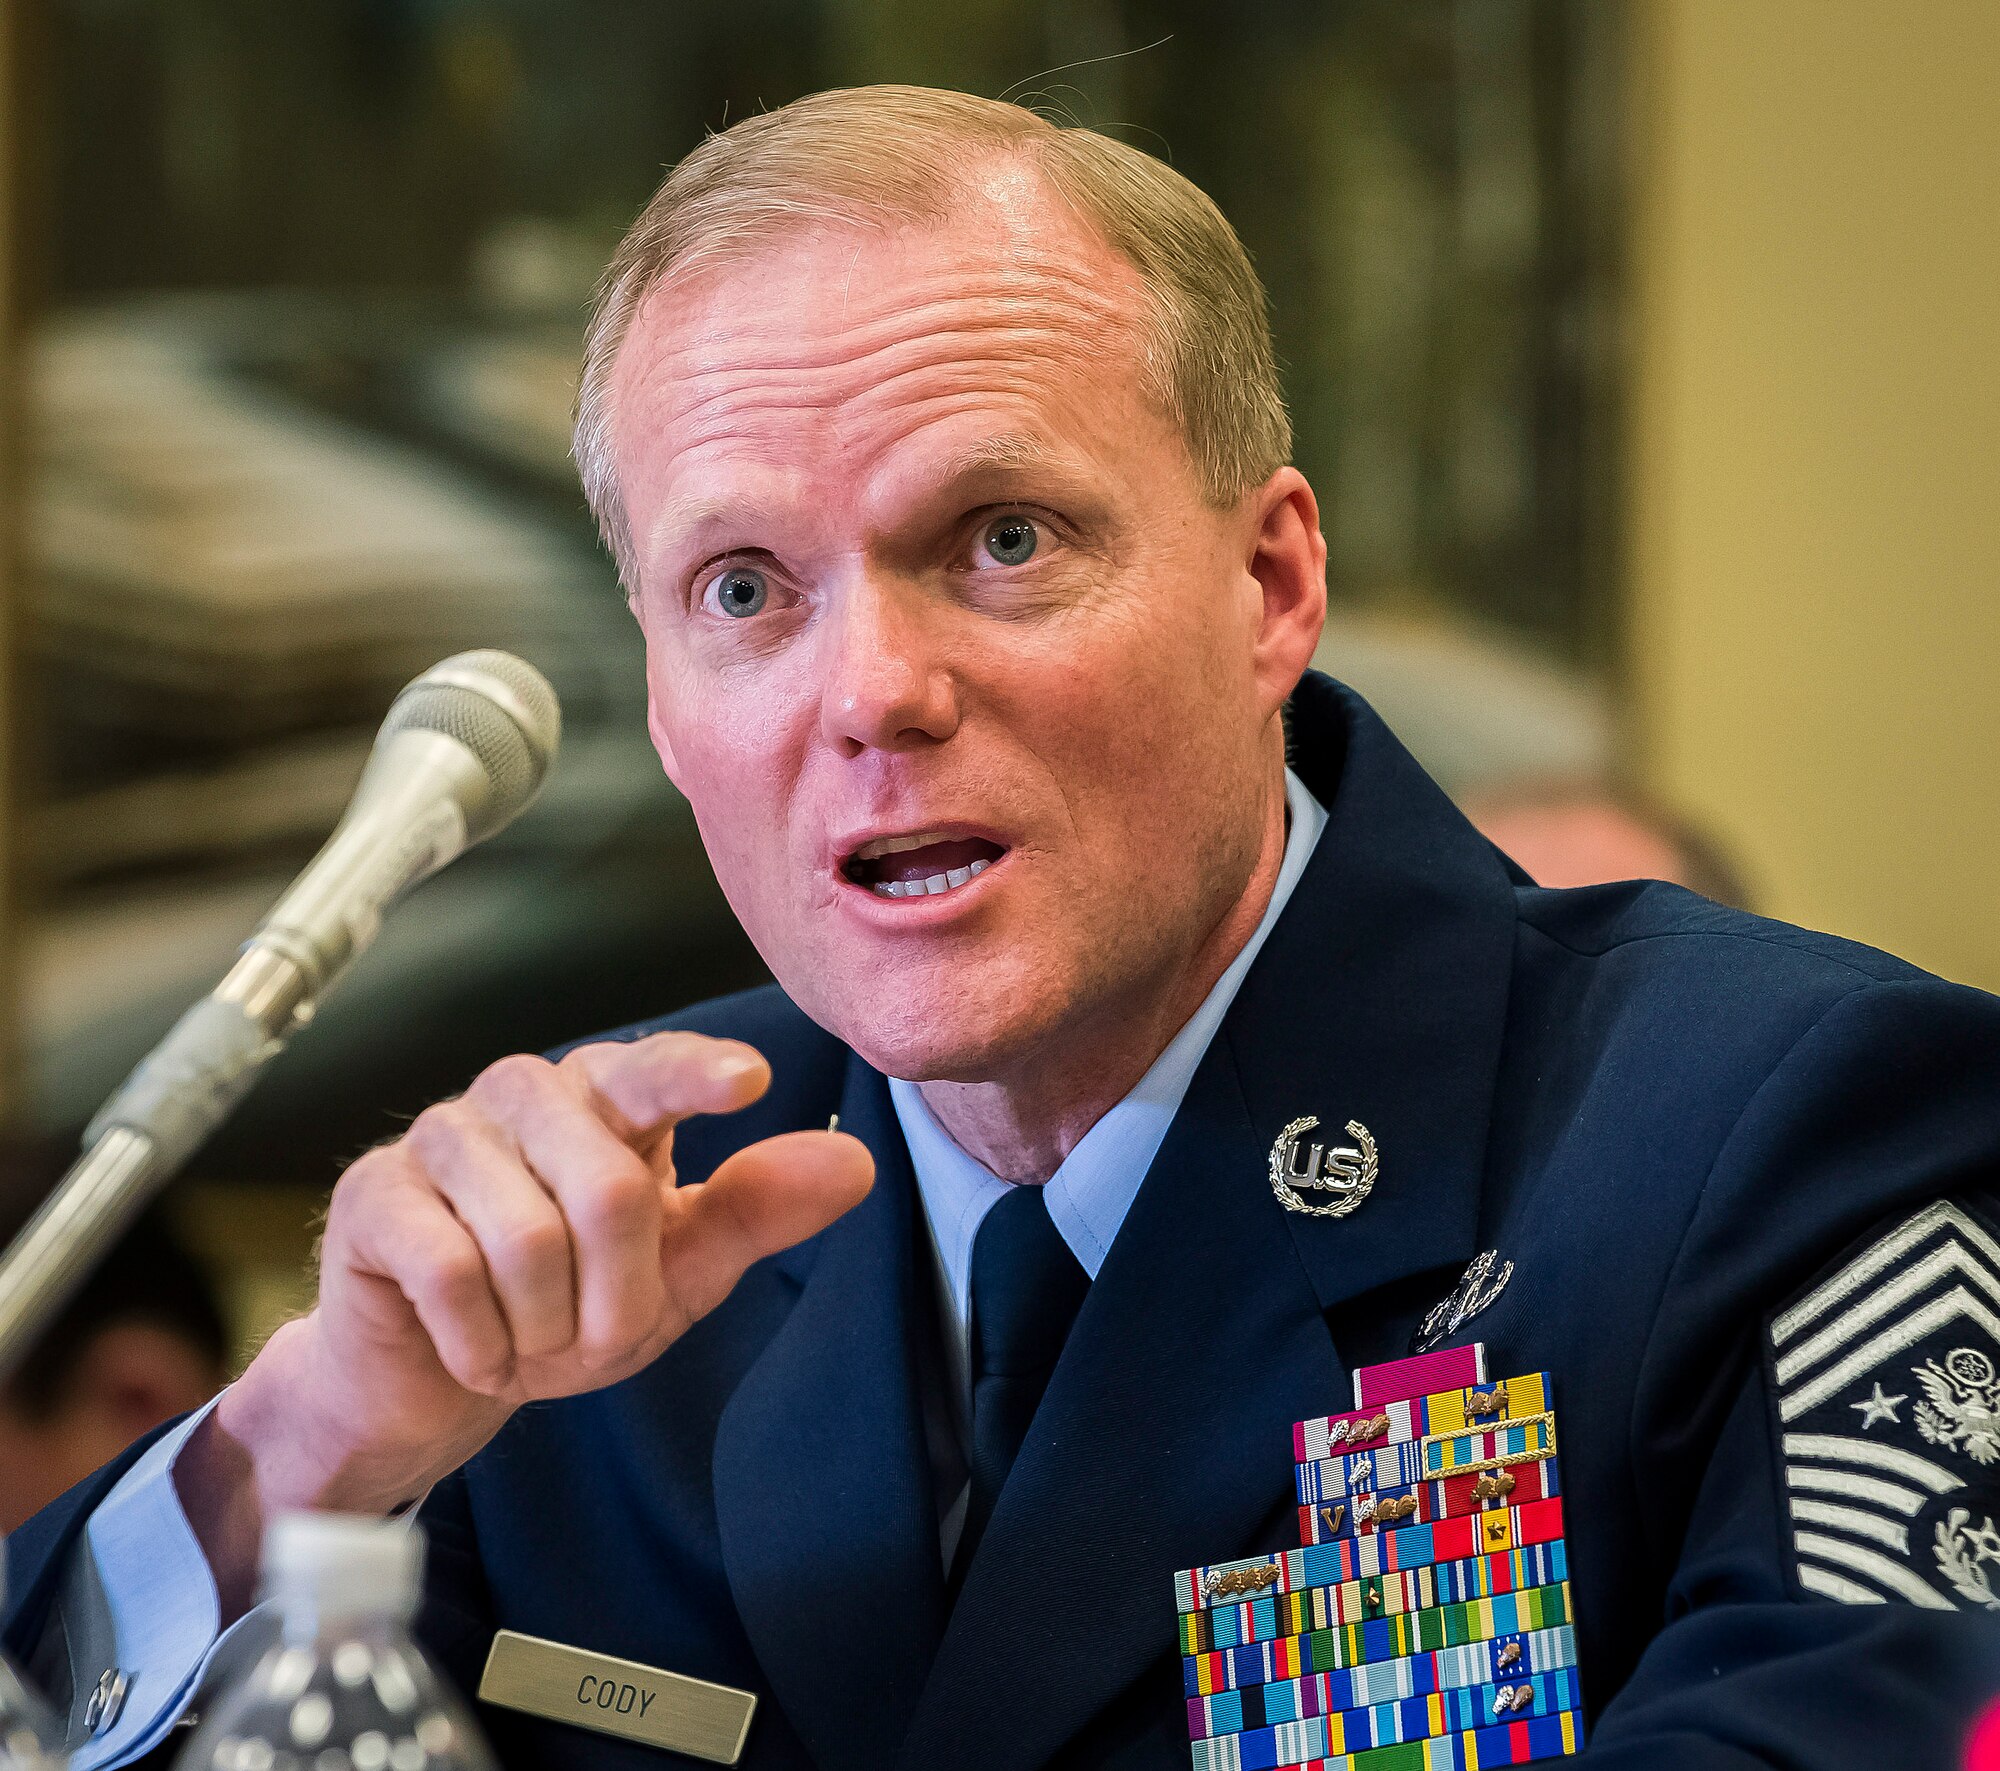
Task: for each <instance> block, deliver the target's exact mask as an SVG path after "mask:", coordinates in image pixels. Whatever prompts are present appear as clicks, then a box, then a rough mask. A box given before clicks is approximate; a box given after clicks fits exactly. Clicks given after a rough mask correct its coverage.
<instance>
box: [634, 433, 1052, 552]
mask: <svg viewBox="0 0 2000 1771" xmlns="http://www.w3.org/2000/svg"><path fill="white" fill-rule="evenodd" d="M1083 472H1084V470H1083V468H1082V466H1081V464H1080V463H1076V462H1073V461H1071V460H1070V459H1069V458H1068V457H1067V456H1065V455H1063V454H1062V453H1061V452H1060V451H1058V450H1056V449H1053V448H1051V447H1050V446H1049V444H1048V442H1047V441H1046V440H1045V439H1044V438H1042V437H1038V436H1035V435H1034V434H1032V433H1031V432H1026V431H1023V432H1018V433H1013V434H1007V435H1002V436H994V437H981V438H980V439H979V440H978V441H977V442H975V443H970V444H968V445H967V446H966V447H965V448H963V449H961V450H959V451H958V452H957V453H956V454H953V455H949V456H947V457H946V458H945V459H944V460H943V461H942V462H941V463H939V464H938V466H937V467H936V469H935V470H933V471H932V472H929V473H927V474H925V476H924V496H925V497H926V498H927V499H932V500H935V499H939V498H943V497H945V496H947V495H949V494H950V493H951V492H952V491H953V490H954V489H955V488H957V487H959V486H962V485H964V484H965V483H966V482H967V481H968V480H977V479H979V478H980V477H981V476H982V475H1004V474H1015V473H1019V474H1028V473H1047V474H1054V475H1059V476H1061V477H1062V478H1064V479H1066V480H1068V479H1075V478H1078V477H1080V476H1081V475H1082V474H1083ZM761 515H762V506H761V505H760V503H759V501H758V500H757V499H756V498H755V497H751V498H747V499H746V498H737V497H716V496H715V495H713V494H710V493H700V492H696V493H690V494H688V495H687V496H685V497H681V498H671V499H669V500H668V501H667V502H666V503H665V504H664V505H662V506H661V508H660V511H659V514H658V515H657V516H656V517H655V518H654V519H653V522H652V524H651V525H650V528H649V536H650V537H654V538H664V541H659V540H656V541H655V543H654V545H653V546H652V547H650V548H649V549H648V550H647V554H648V557H649V558H650V557H652V556H653V555H654V554H656V553H657V552H659V551H662V550H663V548H665V547H672V546H676V545H684V544H685V541H686V539H687V538H688V537H690V536H692V535H695V534H698V533H699V532H700V531H701V530H703V529H704V528H706V527H708V526H709V525H710V524H713V523H722V522H733V521H741V520H744V519H746V518H747V519H749V520H752V521H755V520H756V519H757V518H758V517H759V516H761Z"/></svg>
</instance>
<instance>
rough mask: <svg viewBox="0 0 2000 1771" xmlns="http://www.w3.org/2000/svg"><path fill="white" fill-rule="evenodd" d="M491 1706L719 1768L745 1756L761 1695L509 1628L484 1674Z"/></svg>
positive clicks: (484, 1694)
mask: <svg viewBox="0 0 2000 1771" xmlns="http://www.w3.org/2000/svg"><path fill="white" fill-rule="evenodd" d="M479 1696H480V1699H481V1700H482V1701H483V1702H486V1703H496V1704H499V1705H500V1706H501V1707H502V1708H503V1709H512V1710H520V1711H522V1712H524V1713H525V1714H527V1715H531V1716H544V1717H546V1718H548V1719H549V1720H550V1721H552V1722H570V1723H574V1724H575V1725H576V1726H577V1727H579V1728H595V1729H596V1730H597V1731H598V1732H599V1733H600V1734H616V1735H619V1736H621V1737H622V1738H624V1739H626V1740H637V1741H641V1742H643V1743H644V1744H645V1745H647V1746H661V1747H667V1748H670V1749H671V1750H672V1751H674V1752H681V1753H689V1754H692V1755H693V1756H694V1757H695V1758H697V1759H710V1760H712V1761H714V1762H715V1763H716V1764H718V1765H733V1764H735V1763H736V1761H737V1760H738V1759H740V1758H741V1757H742V1756H743V1743H744V1741H745V1740H746V1739H748V1738H749V1734H750V1718H751V1717H752V1716H753V1715H755V1714H756V1713H757V1695H756V1693H755V1692H753V1691H738V1690H736V1689H734V1688H733V1687H731V1686H728V1685H711V1684H710V1683H709V1682H708V1681H707V1680H706V1679H691V1678H689V1677H688V1676H687V1675H686V1674H685V1673H669V1672H664V1671H662V1670H661V1669H660V1668H659V1667H654V1666H641V1665H640V1664H639V1663H638V1662H637V1661H635V1660H619V1659H618V1658H616V1657H615V1656H613V1655H609V1654H592V1653H590V1652H588V1651H587V1650H585V1649H582V1648H570V1647H567V1646H565V1645H564V1644H563V1643H561V1642H545V1641H543V1640H542V1639H541V1638H540V1637H539V1636H524V1635H521V1634H520V1633H519V1632H517V1631H515V1630H501V1631H500V1632H499V1633H498V1634H496V1635H495V1636H494V1638H493V1647H492V1649H491V1651H490V1652H489V1653H488V1654H487V1656H486V1671H485V1672H484V1673H483V1674H481V1675H480V1679H479Z"/></svg>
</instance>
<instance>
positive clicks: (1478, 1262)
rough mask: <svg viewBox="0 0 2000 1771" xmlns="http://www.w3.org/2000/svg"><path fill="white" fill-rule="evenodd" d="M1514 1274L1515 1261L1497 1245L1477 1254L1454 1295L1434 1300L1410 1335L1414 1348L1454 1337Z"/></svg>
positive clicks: (1427, 1348) (1420, 1350) (1423, 1349)
mask: <svg viewBox="0 0 2000 1771" xmlns="http://www.w3.org/2000/svg"><path fill="white" fill-rule="evenodd" d="M1513 1277H1514V1263H1513V1262H1512V1261H1503V1260H1501V1258H1500V1251H1499V1250H1498V1249H1497V1248H1489V1249H1488V1250H1487V1251H1486V1252H1485V1253H1484V1254H1481V1255H1475V1256H1473V1260H1472V1265H1471V1266H1469V1267H1467V1268H1466V1269H1465V1271H1464V1272H1463V1273H1462V1274H1461V1275H1460V1276H1459V1281H1458V1283H1457V1284H1456V1285H1454V1286H1453V1287H1452V1288H1451V1292H1450V1295H1449V1296H1447V1297H1445V1298H1442V1299H1440V1300H1439V1301H1438V1302H1437V1303H1436V1304H1434V1305H1433V1306H1432V1307H1431V1310H1430V1313H1429V1314H1428V1315H1426V1316H1425V1317H1424V1319H1423V1321H1421V1322H1419V1323H1418V1324H1417V1327H1416V1332H1415V1333H1414V1334H1412V1335H1411V1336H1410V1351H1411V1352H1412V1353H1428V1352H1429V1351H1430V1350H1431V1349H1432V1348H1433V1347H1435V1346H1437V1345H1438V1344H1439V1343H1440V1342H1442V1341H1448V1340H1450V1339H1451V1337H1452V1336H1453V1335H1455V1334H1456V1333H1458V1331H1459V1330H1460V1329H1461V1328H1463V1327H1464V1326H1465V1325H1466V1324H1467V1323H1468V1322H1470V1321H1471V1320H1472V1319H1473V1317H1475V1316H1477V1315H1478V1314H1479V1312H1480V1311H1481V1310H1483V1309H1485V1308H1486V1306H1487V1305H1488V1304H1490V1303H1492V1302H1493V1301H1494V1300H1495V1299H1496V1298H1497V1297H1499V1295H1500V1294H1501V1293H1502V1292H1503V1291H1505V1290H1506V1289H1507V1281H1508V1280H1510V1279H1511V1278H1513Z"/></svg>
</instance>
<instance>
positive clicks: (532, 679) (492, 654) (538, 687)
mask: <svg viewBox="0 0 2000 1771" xmlns="http://www.w3.org/2000/svg"><path fill="white" fill-rule="evenodd" d="M411 731H416V732H438V733H441V734H442V735H443V736H445V737H447V738H453V739H456V740H457V741H458V742H459V743H460V744H462V745H464V746H465V748H466V749H467V750H469V751H471V752H472V754H473V756H474V757H476V758H477V759H478V762H479V766H480V768H481V769H482V770H483V771H484V772H485V775H486V782H487V788H488V791H487V792H486V793H485V794H484V795H483V796H481V803H479V804H478V805H476V806H466V807H465V808H464V810H465V813H466V822H467V829H466V839H467V840H468V841H469V842H478V841H480V840H481V839H482V838H484V837H488V836H491V835H492V834H493V832H494V831H496V830H498V829H499V828H500V827H501V826H502V825H504V824H506V823H508V822H510V821H511V820H512V819H513V818H514V817H515V816H516V815H517V814H518V813H520V812H521V811H523V810H524V809H525V808H526V807H527V805H528V803H529V801H531V800H532V799H533V798H534V797H535V795H536V794H537V793H539V792H540V791H541V786H542V782H543V780H544V779H545V778H546V777H547V775H548V772H549V765H550V763H552V762H553V761H554V760H555V755H556V747H557V746H558V744H560V742H561V740H562V705H561V703H560V702H558V701H557V700H556V692H555V690H554V689H552V688H550V687H549V679H548V678H547V677H545V676H543V675H542V673H541V672H540V671H539V670H537V669H536V668H535V667H534V666H533V665H532V664H527V663H524V662H523V661H522V660H521V659H519V658H516V657H515V656H514V655H513V654H512V653H511V652H500V651H493V650H482V651H477V652H459V653H455V654H454V655H453V656H452V657H449V658H446V659H444V660H443V661H442V662H441V663H438V664H433V665H432V666H431V667H430V669H428V670H427V671H425V672H424V674H423V675H422V676H420V677H418V678H417V679H416V680H415V681H414V682H412V683H411V684H410V685H409V686H408V687H407V688H405V689H404V690H403V692H402V693H401V694H400V695H398V696H397V697H396V699H395V702H394V703H393V704H392V705H391V707H390V709H389V714H388V717H387V718H386V719H385V720H383V722H382V729H381V731H380V732H379V733H378V734H377V735H376V739H375V743H376V746H377V748H378V749H379V748H380V747H381V746H382V745H384V744H386V743H388V741H389V740H390V739H391V738H393V737H395V736H396V735H397V734H398V733H399V732H411Z"/></svg>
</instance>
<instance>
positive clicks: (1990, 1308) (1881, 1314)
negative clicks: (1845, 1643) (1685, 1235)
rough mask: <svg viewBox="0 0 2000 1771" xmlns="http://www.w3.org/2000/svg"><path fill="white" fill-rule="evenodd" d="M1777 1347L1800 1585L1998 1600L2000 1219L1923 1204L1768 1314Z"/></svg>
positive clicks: (1951, 1601) (1997, 1606) (1848, 1598)
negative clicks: (1999, 1226)
mask: <svg viewBox="0 0 2000 1771" xmlns="http://www.w3.org/2000/svg"><path fill="white" fill-rule="evenodd" d="M1768 1353H1769V1359H1770V1390H1771V1398H1772V1405H1773V1408H1774V1410H1775V1412H1776V1415H1777V1435H1778V1446H1779V1455H1780V1461H1781V1464H1782V1467H1783V1470H1784V1482H1785V1500H1786V1506H1787V1509H1788V1511H1789V1514H1790V1527H1791V1536H1792V1552H1793V1565H1794V1570H1795V1572H1796V1574H1797V1577H1798V1583H1799V1586H1800V1587H1801V1588H1802V1589H1803V1590H1804V1591H1805V1592H1806V1593H1808V1594H1811V1595H1813V1596H1815V1597H1817V1598H1821V1599H1832V1600H1835V1601H1837V1602H1839V1603H1841V1604H1846V1605H1875V1604H1881V1603H1884V1602H1885V1601H1886V1602H1889V1603H1902V1604H1911V1605H1922V1606H1927V1607H1929V1608H1930V1609H1932V1610H1950V1609H1953V1608H1954V1607H1956V1608H1959V1609H1964V1610H1974V1609H1984V1610H1991V1611H2000V1234H1996V1233H1995V1231H1994V1229H1993V1228H1992V1227H1991V1226H1990V1225H1989V1224H1988V1223H1986V1222H1985V1220H1984V1219H1982V1218H1981V1217H1980V1216H1979V1215H1978V1214H1977V1213H1976V1212H1974V1211H1973V1210H1972V1209H1971V1208H1970V1207H1969V1206H1967V1205H1965V1204H1963V1203H1954V1202H1952V1201H1949V1200H1940V1201H1939V1202H1938V1203H1937V1204H1935V1205H1931V1206H1926V1207H1925V1208H1924V1209H1923V1210H1922V1211H1919V1212H1917V1213H1916V1214H1915V1215H1914V1216H1912V1217H1909V1218H1906V1219H1904V1220H1903V1221H1902V1222H1901V1223H1899V1224H1898V1225H1896V1226H1895V1228H1893V1229H1891V1230H1889V1231H1888V1232H1887V1233H1886V1234H1884V1235H1882V1236H1879V1237H1877V1238H1876V1239H1875V1240H1874V1241H1873V1242H1871V1243H1869V1244H1868V1245H1867V1246H1866V1247H1864V1248H1862V1249H1861V1250H1860V1251H1859V1252H1858V1253H1855V1254H1853V1255H1850V1256H1848V1257H1847V1258H1846V1259H1845V1260H1844V1261H1843V1262H1842V1264H1841V1265H1840V1266H1839V1267H1838V1268H1837V1269H1836V1270H1835V1271H1834V1272H1832V1273H1831V1274H1829V1275H1828V1276H1827V1277H1825V1278H1823V1279H1820V1280H1819V1281H1817V1282H1816V1283H1815V1284H1814V1285H1812V1286H1811V1287H1810V1288H1809V1289H1807V1290H1806V1291H1805V1292H1804V1293H1803V1294H1802V1295H1801V1296H1800V1297H1799V1298H1797V1299H1796V1300H1795V1301H1794V1302H1792V1303H1791V1304H1789V1305H1787V1306H1786V1307H1785V1308H1784V1309H1782V1310H1780V1311H1779V1312H1778V1313H1777V1315H1775V1316H1774V1317H1772V1319H1771V1325H1770V1335H1769V1346H1768Z"/></svg>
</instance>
